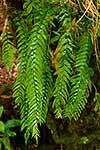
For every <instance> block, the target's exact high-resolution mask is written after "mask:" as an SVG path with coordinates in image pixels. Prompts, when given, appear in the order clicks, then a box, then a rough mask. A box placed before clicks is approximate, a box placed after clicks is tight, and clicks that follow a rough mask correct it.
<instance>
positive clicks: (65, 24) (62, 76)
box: [53, 8, 73, 118]
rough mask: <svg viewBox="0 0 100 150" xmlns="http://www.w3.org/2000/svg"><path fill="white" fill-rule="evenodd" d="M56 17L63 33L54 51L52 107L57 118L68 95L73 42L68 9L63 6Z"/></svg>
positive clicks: (60, 114)
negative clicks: (54, 73)
mask: <svg viewBox="0 0 100 150" xmlns="http://www.w3.org/2000/svg"><path fill="white" fill-rule="evenodd" d="M58 19H59V20H60V23H61V30H62V31H63V34H62V35H61V37H60V40H59V42H58V46H57V49H56V52H55V53H56V57H57V65H56V75H57V79H56V82H55V90H54V97H55V99H54V102H53V108H54V111H55V114H56V116H57V117H58V118H59V117H62V115H63V111H64V107H65V105H66V103H67V100H68V97H69V87H70V79H71V73H72V62H73V42H72V38H71V33H70V32H69V30H70V28H71V18H70V16H69V15H68V11H67V10H66V9H64V8H63V10H62V11H61V12H60V14H59V16H58Z"/></svg>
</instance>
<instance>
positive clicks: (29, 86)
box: [14, 14, 52, 141]
mask: <svg viewBox="0 0 100 150" xmlns="http://www.w3.org/2000/svg"><path fill="white" fill-rule="evenodd" d="M42 17H43V16H42ZM48 17H50V16H49V15H48V14H47V15H46V16H45V17H44V19H43V20H42V19H40V20H39V21H38V20H37V22H36V23H35V24H34V25H33V28H32V29H31V31H28V30H27V27H26V25H25V21H24V20H23V19H21V20H19V21H17V23H16V25H17V26H18V27H17V32H16V34H17V45H18V49H19V54H18V61H19V62H18V76H17V80H16V83H15V92H14V95H15V100H16V102H17V103H18V104H19V105H20V109H21V123H22V127H21V130H23V129H26V133H25V140H26V141H27V140H28V138H29V136H30V133H31V134H32V136H33V137H34V138H35V139H36V140H37V139H38V136H39V130H38V125H41V123H44V122H45V121H46V116H47V111H48V104H49V99H50V96H51V91H52V90H51V87H52V76H51V71H50V63H49V58H48V47H47V42H48V23H49V18H48Z"/></svg>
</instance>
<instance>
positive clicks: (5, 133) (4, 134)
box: [0, 106, 20, 150]
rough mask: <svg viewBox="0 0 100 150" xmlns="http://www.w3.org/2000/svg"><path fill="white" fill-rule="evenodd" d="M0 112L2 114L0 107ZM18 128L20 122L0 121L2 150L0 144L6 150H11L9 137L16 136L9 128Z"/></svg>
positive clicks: (0, 107)
mask: <svg viewBox="0 0 100 150" xmlns="http://www.w3.org/2000/svg"><path fill="white" fill-rule="evenodd" d="M0 110H2V112H3V107H2V106H0ZM16 126H20V120H17V119H12V120H8V121H7V122H6V123H4V122H2V121H0V147H1V149H2V144H3V145H4V147H5V148H6V149H7V150H11V146H10V137H14V136H16V133H15V132H14V131H11V130H10V128H12V127H16Z"/></svg>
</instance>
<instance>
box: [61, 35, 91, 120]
mask: <svg viewBox="0 0 100 150" xmlns="http://www.w3.org/2000/svg"><path fill="white" fill-rule="evenodd" d="M91 52H92V42H91V38H90V36H89V35H88V34H87V33H85V34H83V35H82V37H81V40H80V42H79V50H78V52H77V54H76V64H75V75H74V76H73V77H72V79H71V87H72V88H71V92H70V98H69V101H68V103H67V104H66V109H65V113H64V115H65V117H68V118H70V119H71V118H74V119H75V120H77V119H78V117H79V116H80V114H81V111H82V109H83V108H85V104H86V103H87V97H88V90H89V86H90V77H91V75H93V70H92V69H91V68H90V67H89V64H88V63H89V58H90V56H91Z"/></svg>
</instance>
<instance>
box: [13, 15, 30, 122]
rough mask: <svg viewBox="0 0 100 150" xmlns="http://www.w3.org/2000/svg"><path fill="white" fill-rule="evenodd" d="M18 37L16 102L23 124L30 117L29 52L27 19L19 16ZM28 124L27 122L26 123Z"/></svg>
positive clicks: (17, 21)
mask: <svg viewBox="0 0 100 150" xmlns="http://www.w3.org/2000/svg"><path fill="white" fill-rule="evenodd" d="M16 27H17V30H16V35H17V36H16V38H17V46H18V50H19V51H18V53H19V55H18V75H17V80H16V83H15V84H14V97H15V102H16V103H17V104H19V106H20V110H21V124H24V123H26V122H25V121H26V120H27V117H28V110H29V104H28V99H27V98H26V64H27V53H28V49H27V47H28V43H27V40H28V29H27V26H26V24H25V21H24V20H23V19H22V18H21V17H19V16H17V19H16ZM26 125H27V123H26Z"/></svg>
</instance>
